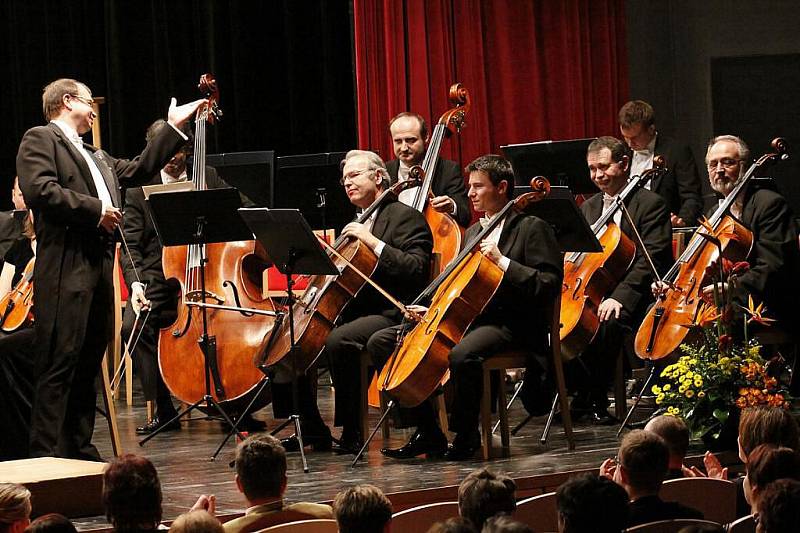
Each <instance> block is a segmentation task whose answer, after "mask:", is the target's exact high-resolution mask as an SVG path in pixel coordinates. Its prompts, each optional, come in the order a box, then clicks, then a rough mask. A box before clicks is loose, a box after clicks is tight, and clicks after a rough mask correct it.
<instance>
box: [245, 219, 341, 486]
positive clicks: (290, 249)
mask: <svg viewBox="0 0 800 533" xmlns="http://www.w3.org/2000/svg"><path fill="white" fill-rule="evenodd" d="M239 214H240V215H241V217H242V219H243V220H244V222H245V223H246V224H247V225H248V226H249V227H250V229H251V230H252V232H253V234H254V235H255V236H256V239H257V240H258V242H260V243H261V244H262V246H264V249H265V250H266V251H267V253H268V254H269V256H270V258H271V259H272V261H273V263H274V264H275V267H276V268H277V269H278V271H279V272H280V273H281V274H283V275H285V276H286V294H287V300H288V306H289V310H288V314H289V355H288V357H289V358H290V361H291V372H292V414H291V415H290V416H289V418H288V419H286V420H285V421H284V422H283V423H281V425H280V426H278V427H277V428H275V429H274V430H273V431H272V434H273V435H275V434H277V433H278V432H280V431H281V430H282V429H283V428H285V427H286V426H288V425H289V424H292V423H294V432H295V435H296V436H297V442H298V444H299V445H300V457H301V459H302V462H303V472H306V473H307V472H308V462H307V461H306V454H305V451H304V450H303V434H302V432H301V430H300V414H299V408H298V406H299V403H300V402H299V397H298V391H297V358H296V357H294V351H295V349H296V339H295V337H294V294H293V293H292V287H293V285H294V281H293V280H292V275H294V274H302V275H328V276H336V275H339V269H338V268H336V265H335V264H334V263H333V261H331V258H330V256H328V254H327V253H326V252H325V250H324V249H323V248H322V247H321V246H320V242H319V239H317V237H316V235H314V232H313V231H311V227H309V225H308V222H306V219H305V218H303V215H302V214H300V211H299V210H297V209H266V208H261V209H239ZM261 371H262V372H264V373H267V372H269V371H270V369H268V368H263V367H261Z"/></svg>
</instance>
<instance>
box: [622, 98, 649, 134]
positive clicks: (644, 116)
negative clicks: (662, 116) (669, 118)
mask: <svg viewBox="0 0 800 533" xmlns="http://www.w3.org/2000/svg"><path fill="white" fill-rule="evenodd" d="M655 123H656V112H655V110H653V106H651V105H650V104H648V103H647V102H645V101H644V100H631V101H630V102H628V103H626V104H625V105H623V106H622V107H621V108H620V109H619V125H620V126H622V127H623V128H630V127H631V126H633V125H634V124H641V125H643V126H644V127H645V128H649V127H650V126H652V125H653V124H655Z"/></svg>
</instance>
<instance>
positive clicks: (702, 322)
mask: <svg viewBox="0 0 800 533" xmlns="http://www.w3.org/2000/svg"><path fill="white" fill-rule="evenodd" d="M719 317H720V314H719V312H718V311H717V308H716V307H714V305H712V304H707V303H705V302H703V303H702V304H700V307H699V309H698V310H697V315H695V318H694V323H692V324H681V326H683V327H685V328H695V327H701V328H704V327H706V326H707V325H709V324H711V323H713V322H714V321H715V320H716V319H718V318H719Z"/></svg>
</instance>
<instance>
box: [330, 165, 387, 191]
mask: <svg viewBox="0 0 800 533" xmlns="http://www.w3.org/2000/svg"><path fill="white" fill-rule="evenodd" d="M376 170H378V169H377V168H365V169H363V170H359V171H356V172H350V173H348V174H345V175H344V176H342V177H341V178H339V184H340V185H341V186H342V187H344V182H345V180H348V179H349V180H351V181H352V180H353V179H354V178H356V177H357V176H360V175H362V174H364V173H365V172H375V171H376Z"/></svg>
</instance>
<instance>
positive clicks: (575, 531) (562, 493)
mask: <svg viewBox="0 0 800 533" xmlns="http://www.w3.org/2000/svg"><path fill="white" fill-rule="evenodd" d="M556 505H557V507H558V530H559V531H560V532H562V533H619V532H620V531H622V530H623V529H625V528H626V527H627V524H628V515H629V514H630V509H629V503H628V494H627V493H626V492H625V489H623V488H622V487H620V486H619V485H617V484H616V483H614V482H613V481H611V480H610V479H607V478H604V477H598V476H595V475H592V474H584V475H582V476H577V477H573V478H571V479H570V480H569V481H567V482H566V483H564V484H563V485H561V486H560V487H559V488H558V492H556Z"/></svg>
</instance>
